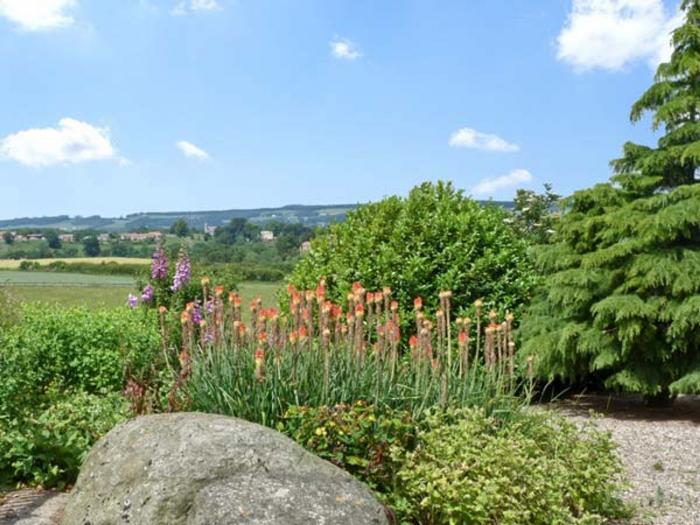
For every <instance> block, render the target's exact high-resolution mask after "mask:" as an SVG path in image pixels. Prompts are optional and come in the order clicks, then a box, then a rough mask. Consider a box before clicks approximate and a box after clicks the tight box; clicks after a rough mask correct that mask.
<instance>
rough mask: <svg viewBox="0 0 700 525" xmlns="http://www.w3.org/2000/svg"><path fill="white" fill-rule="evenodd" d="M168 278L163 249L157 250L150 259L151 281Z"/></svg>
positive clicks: (166, 261)
mask: <svg viewBox="0 0 700 525" xmlns="http://www.w3.org/2000/svg"><path fill="white" fill-rule="evenodd" d="M167 278H168V258H167V257H166V255H165V250H163V248H158V249H157V250H156V251H155V252H153V256H152V257H151V279H156V280H160V279H167Z"/></svg>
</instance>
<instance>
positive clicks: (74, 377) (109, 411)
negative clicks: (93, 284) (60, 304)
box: [0, 306, 159, 485]
mask: <svg viewBox="0 0 700 525" xmlns="http://www.w3.org/2000/svg"><path fill="white" fill-rule="evenodd" d="M157 352H159V335H158V328H157V323H156V322H155V317H154V316H151V315H149V314H148V313H147V312H132V311H128V310H126V309H119V310H108V311H97V312H91V311H88V310H84V309H79V308H76V309H60V308H57V307H51V308H49V307H46V306H32V307H25V308H23V309H22V312H21V320H20V321H18V322H16V323H14V324H13V325H12V326H10V327H9V328H8V329H7V330H3V331H2V333H0V429H2V430H1V431H0V483H2V484H4V483H9V482H10V481H12V482H27V483H34V484H44V485H55V484H60V483H62V482H65V481H70V480H71V479H72V478H73V477H74V476H75V473H76V472H77V467H78V465H79V464H80V460H81V458H82V456H83V455H84V454H85V453H86V452H87V450H88V449H89V446H90V445H91V444H92V443H93V442H94V440H95V439H97V437H99V436H100V435H101V434H102V433H103V432H104V431H106V430H108V429H109V428H111V426H112V425H113V424H114V423H115V422H116V421H118V420H120V419H121V418H122V417H123V416H124V415H125V414H126V410H127V407H126V402H125V400H124V398H123V397H122V396H121V392H122V391H123V390H124V388H125V386H126V384H127V382H128V380H131V381H132V382H133V383H134V384H146V383H153V381H154V380H155V379H154V378H153V377H152V376H153V374H154V373H155V371H154V370H153V368H152V365H153V362H154V356H155V355H156V353H157Z"/></svg>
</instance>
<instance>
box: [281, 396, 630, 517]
mask: <svg viewBox="0 0 700 525" xmlns="http://www.w3.org/2000/svg"><path fill="white" fill-rule="evenodd" d="M502 416H503V414H495V415H493V416H487V415H486V414H485V412H484V411H483V410H481V409H478V408H473V409H459V410H452V409H450V410H442V409H433V410H432V411H431V412H430V413H429V414H427V415H426V417H422V418H418V419H414V418H413V417H412V416H411V414H409V413H407V412H402V411H394V410H387V409H379V408H377V407H375V406H372V405H369V406H368V405H366V404H363V403H358V404H354V405H338V406H335V407H332V408H331V407H318V408H308V407H293V408H291V409H290V410H289V411H288V412H287V415H286V417H285V419H284V421H283V423H282V424H280V425H279V427H278V428H279V429H280V430H282V431H283V432H285V433H287V434H288V435H289V436H290V437H291V438H292V439H294V440H295V441H297V442H298V443H299V444H300V445H302V446H303V447H305V448H306V449H308V450H309V451H311V452H313V453H314V454H317V455H318V456H320V457H322V458H324V459H326V460H328V461H330V462H332V463H334V464H335V465H337V466H339V467H341V468H343V469H344V470H346V471H348V472H349V473H351V474H352V475H353V476H355V477H356V478H357V479H359V480H361V481H363V482H364V483H366V484H367V485H368V486H369V487H370V488H372V489H373V490H374V492H375V494H376V495H377V496H378V497H379V498H380V499H381V500H382V501H383V502H384V503H385V504H386V505H387V506H388V507H389V508H390V509H391V510H392V511H393V513H394V514H395V516H396V518H397V521H398V522H400V523H406V524H409V523H415V524H422V525H442V524H447V523H454V524H465V525H468V524H472V525H477V524H492V523H499V524H502V525H509V524H513V525H514V524H522V525H549V524H551V523H562V524H564V523H566V524H574V523H576V524H584V523H585V524H593V523H600V522H602V521H604V518H609V517H618V516H624V515H626V513H627V509H626V508H624V507H623V505H622V504H621V502H620V500H619V499H618V496H617V492H618V490H619V489H620V488H621V484H620V474H621V466H620V463H619V461H618V460H617V458H616V456H615V455H614V451H613V444H612V441H611V439H610V437H609V435H608V434H605V433H602V432H600V431H598V430H596V429H595V427H594V426H593V425H592V424H589V426H588V427H586V428H585V429H584V430H583V431H581V430H580V429H578V428H577V427H575V426H574V425H573V424H571V423H569V422H567V421H565V420H564V419H562V418H560V417H557V416H553V415H547V414H542V413H532V412H519V413H518V414H511V415H510V416H509V417H502Z"/></svg>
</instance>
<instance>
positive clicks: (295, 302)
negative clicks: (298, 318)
mask: <svg viewBox="0 0 700 525" xmlns="http://www.w3.org/2000/svg"><path fill="white" fill-rule="evenodd" d="M300 304H301V294H300V293H299V292H297V291H296V290H295V291H294V293H293V294H292V305H294V306H299V305H300Z"/></svg>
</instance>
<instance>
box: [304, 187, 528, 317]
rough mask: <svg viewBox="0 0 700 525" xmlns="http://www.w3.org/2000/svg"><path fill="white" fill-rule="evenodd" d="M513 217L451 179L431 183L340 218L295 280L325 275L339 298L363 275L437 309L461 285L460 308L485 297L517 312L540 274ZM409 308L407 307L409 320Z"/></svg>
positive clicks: (310, 281) (371, 284)
mask: <svg viewBox="0 0 700 525" xmlns="http://www.w3.org/2000/svg"><path fill="white" fill-rule="evenodd" d="M508 217H509V216H508V213H507V212H506V211H505V210H503V209H502V208H499V207H497V206H481V205H480V204H479V203H478V202H476V201H474V200H472V199H470V198H467V197H465V196H464V195H463V194H462V192H460V191H456V190H455V189H454V188H453V187H452V185H451V184H449V183H443V182H440V183H438V184H435V185H434V184H430V183H425V184H422V185H420V186H417V187H415V188H414V189H413V190H412V191H411V192H410V194H409V196H408V198H406V199H403V198H399V197H389V198H387V199H384V200H382V201H380V202H377V203H372V204H367V205H364V206H360V207H359V208H357V209H356V210H354V211H352V212H350V213H349V214H348V217H347V220H346V221H345V222H343V223H339V224H334V225H332V226H331V227H330V228H329V230H328V232H327V233H325V234H322V235H320V236H318V237H316V238H315V239H314V240H313V241H312V248H311V251H310V252H309V253H307V254H306V255H305V256H304V257H303V258H302V259H301V260H300V261H299V263H298V264H297V266H296V267H295V269H294V272H293V273H292V275H291V277H290V281H291V283H293V284H294V285H295V286H296V287H298V288H309V287H311V286H314V285H315V283H316V282H318V280H319V279H321V278H322V277H325V278H326V282H327V284H328V290H329V294H330V296H331V297H332V298H333V299H334V300H336V301H339V300H343V299H344V298H345V294H346V293H348V291H349V290H350V288H351V286H352V283H353V282H355V281H360V282H362V283H363V284H364V285H365V286H367V287H368V288H370V289H380V288H381V287H382V286H389V287H391V289H392V290H393V292H394V298H396V299H398V300H399V302H400V303H401V304H403V305H410V304H412V301H413V299H414V298H415V297H423V298H424V299H425V300H426V301H427V302H426V306H428V307H429V308H436V307H437V303H438V301H437V297H438V293H439V292H440V291H442V290H453V292H454V306H455V311H459V310H460V309H466V308H469V307H470V306H471V305H472V303H473V302H474V301H475V300H476V299H477V298H488V301H489V303H488V304H487V306H494V305H498V306H499V307H502V308H504V309H510V310H512V311H515V310H517V309H518V308H519V307H520V306H521V305H523V303H524V302H525V301H526V300H527V298H528V296H529V293H530V291H531V289H532V287H533V285H534V284H535V274H534V273H533V271H532V269H531V265H530V262H529V260H528V257H527V255H526V249H527V241H526V240H525V239H524V238H522V236H519V235H517V234H516V233H515V231H514V230H513V229H512V228H511V227H510V226H509V225H508V223H507V222H508V220H509V219H508ZM409 312H410V310H407V309H405V310H402V314H403V316H404V317H405V318H406V319H408V318H409V316H408V315H407V314H408V313H409Z"/></svg>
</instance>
